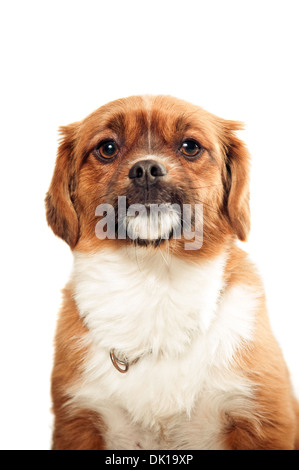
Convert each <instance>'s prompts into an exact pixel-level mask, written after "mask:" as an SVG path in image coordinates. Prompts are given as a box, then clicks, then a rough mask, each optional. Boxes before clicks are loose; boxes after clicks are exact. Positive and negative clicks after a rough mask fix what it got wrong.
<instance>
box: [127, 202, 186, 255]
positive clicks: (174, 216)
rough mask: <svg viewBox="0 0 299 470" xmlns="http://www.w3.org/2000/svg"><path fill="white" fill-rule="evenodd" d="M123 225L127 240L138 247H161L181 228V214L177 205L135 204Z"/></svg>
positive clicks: (129, 209) (129, 210) (130, 208)
mask: <svg viewBox="0 0 299 470" xmlns="http://www.w3.org/2000/svg"><path fill="white" fill-rule="evenodd" d="M122 223H123V224H125V228H126V232H127V238H128V239H130V240H132V241H133V242H135V243H137V244H138V245H142V246H145V245H148V244H152V245H159V244H161V243H162V242H164V241H166V240H170V239H171V238H173V235H174V233H175V232H176V231H177V230H178V229H179V228H180V227H181V214H180V211H179V207H177V205H176V204H171V203H162V204H150V203H147V204H145V205H141V204H133V205H131V206H129V208H128V211H127V215H126V217H125V219H123V221H122Z"/></svg>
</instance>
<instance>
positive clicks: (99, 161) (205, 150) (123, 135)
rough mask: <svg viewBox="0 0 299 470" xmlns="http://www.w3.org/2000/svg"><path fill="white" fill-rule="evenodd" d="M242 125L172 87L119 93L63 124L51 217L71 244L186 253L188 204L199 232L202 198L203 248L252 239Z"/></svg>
mask: <svg viewBox="0 0 299 470" xmlns="http://www.w3.org/2000/svg"><path fill="white" fill-rule="evenodd" d="M240 128H241V125H240V123H238V122H235V121H227V120H224V119H220V118H218V117H216V116H214V115H212V114H210V113H208V112H206V111H204V110H203V109H201V108H199V107H197V106H195V105H192V104H190V103H187V102H185V101H182V100H178V99H175V98H172V97H169V96H155V97H152V96H145V97H143V96H135V97H130V98H125V99H121V100H117V101H114V102H112V103H109V104H107V105H105V106H103V107H101V108H99V109H98V110H96V111H95V112H94V113H92V114H91V115H89V116H88V117H87V118H85V119H84V120H82V121H80V122H76V123H74V124H71V125H69V126H66V127H61V129H60V131H61V134H62V139H61V142H60V145H59V149H58V155H57V160H56V166H55V171H54V175H53V179H52V182H51V185H50V188H49V191H48V193H47V196H46V211H47V220H48V223H49V225H50V226H51V227H52V229H53V231H54V233H55V234H56V235H58V236H59V237H61V238H62V239H63V240H65V241H66V242H67V243H68V244H69V245H70V247H71V248H72V249H74V248H76V249H79V250H83V251H90V250H97V249H98V248H99V247H100V246H101V245H103V244H107V243H108V244H110V245H111V246H112V245H114V246H115V247H117V246H120V245H123V244H128V243H135V244H140V245H145V246H149V245H150V246H153V247H155V246H160V247H161V248H163V246H167V249H168V250H169V249H170V250H173V251H176V252H177V253H182V252H183V251H184V246H185V245H184V244H185V242H186V240H185V238H186V237H185V234H184V232H182V231H181V232H180V229H181V228H182V226H183V225H184V223H185V218H186V217H187V216H186V214H185V212H184V208H186V207H187V208H188V210H189V212H188V211H187V212H188V214H189V227H190V229H193V232H192V233H195V235H196V230H198V228H194V226H195V222H196V220H195V219H196V214H195V207H198V206H200V207H202V208H203V222H202V224H201V225H200V227H201V230H202V239H203V244H202V245H200V246H201V250H199V251H200V252H201V253H202V254H204V253H211V252H215V251H217V249H218V248H219V247H220V246H221V245H223V243H225V242H226V241H227V240H228V239H232V238H233V237H238V238H239V239H240V240H243V241H244V240H246V237H247V235H248V232H249V228H250V213H249V155H248V152H247V149H246V147H245V146H244V144H243V143H242V142H241V141H240V140H239V139H238V138H237V136H236V134H235V133H236V131H237V130H239V129H240ZM98 208H100V210H99V209H98ZM132 208H133V209H132ZM153 208H155V209H158V211H157V212H156V214H157V218H156V219H155V218H153V217H152V214H151V211H152V209H153ZM110 209H111V210H110ZM137 209H138V210H137ZM99 216H102V219H100V218H99ZM105 217H106V219H105V221H104V220H103V218H105ZM104 222H105V224H104ZM99 223H100V226H99V225H98V224H99ZM104 225H106V232H105V230H104ZM97 227H98V228H99V227H100V228H102V229H103V230H102V232H101V234H100V235H99V233H97V230H96V228H97ZM107 227H108V228H107ZM109 230H110V232H109ZM98 232H99V230H98ZM178 232H180V235H181V237H179V236H176V237H174V234H177V233H178ZM105 233H106V235H104V236H103V234H105ZM164 242H166V243H164Z"/></svg>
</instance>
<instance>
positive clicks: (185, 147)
mask: <svg viewBox="0 0 299 470" xmlns="http://www.w3.org/2000/svg"><path fill="white" fill-rule="evenodd" d="M201 151H202V147H201V146H200V145H199V144H198V143H197V142H196V141H195V140H191V139H188V140H185V141H184V142H183V143H182V145H181V147H180V152H181V153H182V154H183V155H185V156H186V157H197V156H198V155H199V154H200V153H201Z"/></svg>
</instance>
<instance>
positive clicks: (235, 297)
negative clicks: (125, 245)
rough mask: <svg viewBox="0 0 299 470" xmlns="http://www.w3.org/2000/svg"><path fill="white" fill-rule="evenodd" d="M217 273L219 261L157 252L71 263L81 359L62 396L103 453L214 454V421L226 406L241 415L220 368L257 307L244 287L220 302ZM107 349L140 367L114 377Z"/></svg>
mask: <svg viewBox="0 0 299 470" xmlns="http://www.w3.org/2000/svg"><path fill="white" fill-rule="evenodd" d="M225 263H226V255H225V254H223V255H222V256H220V257H218V258H216V259H214V260H210V261H208V262H205V263H203V264H201V265H198V264H195V263H190V262H186V261H183V260H180V259H177V258H175V257H165V254H163V255H162V253H161V252H160V251H159V250H155V251H153V252H151V253H149V252H148V250H147V249H138V250H136V251H135V249H130V250H118V251H108V250H106V251H102V252H99V253H97V254H92V255H87V254H83V253H78V252H77V253H75V259H74V270H73V281H74V286H75V300H76V303H77V305H78V308H79V312H80V315H81V316H82V318H84V322H85V324H86V325H87V327H88V330H89V335H88V338H86V341H87V342H88V344H89V350H90V355H89V357H88V358H86V363H85V368H84V377H83V382H82V383H80V384H75V385H74V386H73V387H72V389H71V390H70V391H69V392H70V394H71V395H72V396H73V402H74V403H78V404H80V406H88V407H89V408H92V409H94V410H96V411H98V412H100V413H101V415H102V417H103V418H104V420H105V421H106V424H107V428H108V431H107V436H106V441H107V442H108V444H107V445H108V447H109V446H111V447H110V448H114V449H124V448H127V449H134V448H140V447H142V448H149V449H150V448H152V449H155V448H159V446H160V448H185V449H188V448H189V449H192V448H193V449H196V448H209V447H210V446H211V445H212V446H214V448H215V447H219V446H220V444H219V442H217V443H216V441H217V437H216V435H217V431H219V422H218V421H219V413H220V412H221V411H223V409H229V407H230V406H232V405H231V400H232V397H235V398H234V399H235V401H239V402H240V400H241V402H242V403H239V405H238V406H244V400H243V399H245V398H246V397H248V396H249V395H250V385H249V384H248V382H247V381H246V380H245V379H241V378H239V377H237V376H236V374H234V373H233V372H232V371H231V370H230V368H229V365H230V362H231V360H232V357H233V354H234V352H235V351H236V349H237V348H238V347H239V346H240V344H241V343H243V342H244V341H250V340H251V338H252V335H253V324H254V312H255V309H256V306H257V302H258V299H257V296H256V295H255V294H254V293H253V292H252V291H251V290H250V289H249V288H248V287H247V286H244V285H242V286H241V285H239V286H235V287H234V288H231V289H230V290H229V291H226V293H225V294H224V295H221V292H222V290H223V289H224V281H223V272H224V267H225ZM111 348H115V350H116V351H119V352H121V353H122V354H124V355H125V356H126V357H127V358H128V359H129V361H130V360H134V359H136V358H137V357H141V358H140V359H139V361H138V362H137V363H135V364H134V365H132V366H131V368H130V369H129V371H128V372H127V373H126V374H120V373H119V372H118V371H117V370H116V369H115V368H114V367H113V365H112V363H111V361H110V357H109V351H110V350H111ZM240 397H241V398H240ZM137 441H138V444H137ZM161 446H162V447H161ZM167 446H168V447H167ZM176 446H178V447H176ZM220 447H221V446H220Z"/></svg>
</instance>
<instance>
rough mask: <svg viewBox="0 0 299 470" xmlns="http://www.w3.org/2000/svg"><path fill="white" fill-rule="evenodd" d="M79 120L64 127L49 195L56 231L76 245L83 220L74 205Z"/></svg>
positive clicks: (49, 214)
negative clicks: (79, 220) (75, 152)
mask: <svg viewBox="0 0 299 470" xmlns="http://www.w3.org/2000/svg"><path fill="white" fill-rule="evenodd" d="M77 127H78V124H77V123H74V124H71V125H70V126H65V127H60V129H59V131H60V133H61V134H62V140H61V142H60V144H59V147H58V152H57V159H56V164H55V170H54V174H53V178H52V181H51V185H50V188H49V191H48V193H47V195H46V199H45V204H46V216H47V221H48V224H49V225H50V227H51V228H52V230H53V232H54V233H55V235H57V236H58V237H60V238H62V239H63V240H64V241H66V242H67V243H68V244H69V245H70V247H71V248H73V247H74V246H75V245H76V243H77V240H78V234H79V222H78V217H77V214H76V211H75V208H74V206H73V196H74V192H75V189H76V172H75V163H74V155H73V151H74V143H75V134H76V130H77Z"/></svg>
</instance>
